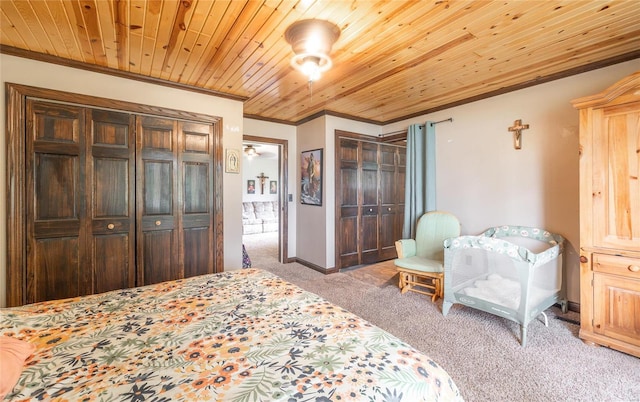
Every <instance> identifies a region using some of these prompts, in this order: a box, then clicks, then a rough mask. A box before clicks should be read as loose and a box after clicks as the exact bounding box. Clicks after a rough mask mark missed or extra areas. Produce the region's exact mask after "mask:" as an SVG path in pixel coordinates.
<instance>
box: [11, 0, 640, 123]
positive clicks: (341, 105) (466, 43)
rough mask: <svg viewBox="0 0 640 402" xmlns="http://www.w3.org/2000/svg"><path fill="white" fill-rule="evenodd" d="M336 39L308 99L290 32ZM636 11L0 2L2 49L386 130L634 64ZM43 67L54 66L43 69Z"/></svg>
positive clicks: (619, 3) (596, 4)
mask: <svg viewBox="0 0 640 402" xmlns="http://www.w3.org/2000/svg"><path fill="white" fill-rule="evenodd" d="M308 18H319V19H327V20H329V21H331V22H333V23H335V24H336V25H338V26H339V27H340V29H341V30H342V32H341V36H340V37H339V39H338V41H337V42H336V43H335V44H334V46H333V49H332V52H331V57H332V59H333V63H334V66H333V68H332V69H331V70H329V71H327V72H325V73H324V74H323V76H322V77H321V78H320V80H319V81H317V82H315V83H313V85H312V86H311V87H309V85H308V83H307V82H306V79H305V77H303V76H302V74H301V73H299V72H298V71H296V70H294V69H293V68H292V67H291V65H290V60H291V57H292V56H293V52H292V50H291V47H290V46H289V44H288V43H286V41H285V40H284V32H285V30H286V28H287V27H288V26H289V25H291V24H292V23H293V22H295V21H298V20H301V19H308ZM639 27H640V12H639V9H638V3H637V1H635V0H584V1H575V0H565V1H555V0H548V1H518V0H504V1H492V0H480V1H471V0H465V1H458V0H449V1H447V0H424V1H398V0H352V1H328V0H299V1H294V0H263V1H260V0H252V1H241V0H234V1H229V0H182V1H173V0H172V1H159V0H48V1H41V0H16V1H11V0H9V1H8V0H4V1H0V34H1V37H0V45H1V46H2V47H1V48H0V49H1V50H2V51H3V52H5V53H8V54H15V55H18V56H25V57H31V58H41V59H43V60H46V61H53V62H59V63H62V64H69V65H72V66H74V67H81V68H83V67H84V68H88V69H97V70H99V71H104V68H105V67H106V68H109V69H112V70H120V71H121V72H122V73H121V74H124V75H128V76H130V77H132V78H136V79H146V78H151V79H153V80H155V82H158V80H159V81H160V82H161V81H166V82H168V83H176V84H179V85H181V86H182V87H187V88H188V87H193V88H194V90H204V91H210V92H211V93H217V94H220V95H222V96H225V95H228V96H229V97H231V98H234V99H246V100H245V103H244V111H245V114H246V115H247V116H251V117H256V118H262V119H268V120H275V121H286V122H291V123H297V122H301V121H305V119H307V118H309V117H311V116H315V115H317V114H318V113H322V112H323V111H328V112H331V113H336V114H339V115H344V116H352V117H353V118H356V119H360V120H364V121H370V122H377V123H381V124H384V123H389V122H392V121H398V120H401V119H402V118H406V117H409V116H414V115H418V114H421V113H425V112H428V111H430V110H436V109H438V108H441V107H444V106H445V105H452V104H460V103H464V102H467V101H470V100H474V99H479V98H482V97H483V96H489V95H494V94H497V93H500V92H501V91H507V90H509V89H513V88H520V87H524V86H526V85H530V84H533V83H537V82H543V81H545V80H549V79H552V78H557V77H561V76H566V75H569V74H572V73H577V72H582V71H586V70H587V69H590V68H595V67H601V66H604V65H608V64H611V63H614V62H621V61H624V60H631V59H635V58H639V57H640V46H639V45H638V44H639V43H640V28H639ZM51 56H53V58H52V57H51Z"/></svg>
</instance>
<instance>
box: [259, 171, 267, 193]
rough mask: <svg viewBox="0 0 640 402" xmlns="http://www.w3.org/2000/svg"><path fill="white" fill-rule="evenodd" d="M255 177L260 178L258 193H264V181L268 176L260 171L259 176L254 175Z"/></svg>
mask: <svg viewBox="0 0 640 402" xmlns="http://www.w3.org/2000/svg"><path fill="white" fill-rule="evenodd" d="M256 178H257V179H260V194H264V182H265V181H266V180H267V179H268V178H269V176H265V175H264V172H262V173H260V176H256Z"/></svg>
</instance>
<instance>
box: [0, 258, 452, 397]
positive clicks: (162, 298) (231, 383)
mask: <svg viewBox="0 0 640 402" xmlns="http://www.w3.org/2000/svg"><path fill="white" fill-rule="evenodd" d="M0 335H3V336H8V337H13V338H16V339H21V340H24V341H27V342H29V343H31V344H34V345H35V347H36V349H35V352H34V353H33V354H32V355H31V356H30V357H29V358H28V359H27V360H26V363H25V366H24V368H23V370H22V373H21V375H20V378H19V380H18V382H17V384H16V386H15V387H14V388H13V391H12V392H10V393H9V394H8V395H7V398H9V399H12V398H13V399H14V400H18V401H21V400H29V399H32V400H50V399H55V398H60V400H102V401H109V400H133V401H151V400H154V401H169V400H172V401H173V400H183V401H193V400H224V401H280V400H287V401H290V400H291V401H293V400H299V401H328V400H367V401H384V400H403V401H420V400H429V401H431V400H446V401H456V400H462V398H461V396H460V393H459V390H458V388H457V387H456V385H455V383H454V381H453V380H452V379H451V377H450V376H449V375H448V374H447V373H446V372H445V370H444V369H443V368H442V367H440V366H439V365H438V364H437V363H435V362H434V361H432V360H431V359H429V358H428V357H427V356H425V355H424V354H422V353H420V352H418V351H417V350H415V349H413V348H412V347H411V346H409V345H407V344H405V343H404V342H402V341H401V340H399V339H398V338H396V337H394V336H393V335H391V334H389V333H387V332H385V331H384V330H382V329H380V328H378V327H376V326H373V325H372V324H370V323H368V322H367V321H365V320H363V319H361V318H359V317H358V316H356V315H354V314H352V313H349V312H347V311H345V310H344V309H342V308H340V307H338V306H336V305H333V304H331V303H329V302H328V301H326V300H324V299H322V298H320V297H319V296H317V295H314V294H312V293H309V292H307V291H304V290H302V289H301V288H299V287H297V286H295V285H293V284H291V283H288V282H286V281H284V280H283V279H281V278H279V277H277V276H275V275H273V274H271V273H269V272H266V271H262V270H258V269H243V270H237V271H230V272H226V273H222V274H212V275H203V276H198V277H193V278H189V279H184V280H177V281H170V282H164V283H160V284H156V285H151V286H145V287H139V288H132V289H126V290H118V291H112V292H108V293H103V294H98V295H92V296H86V297H81V298H73V299H65V300H58V301H51V302H42V303H36V304H31V305H26V306H22V307H18V308H8V309H2V320H1V323H0Z"/></svg>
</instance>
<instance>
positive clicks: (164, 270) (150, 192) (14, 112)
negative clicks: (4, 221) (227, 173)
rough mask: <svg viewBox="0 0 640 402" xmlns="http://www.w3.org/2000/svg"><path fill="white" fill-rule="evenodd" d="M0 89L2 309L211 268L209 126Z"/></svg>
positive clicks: (215, 156) (213, 208) (210, 120)
mask: <svg viewBox="0 0 640 402" xmlns="http://www.w3.org/2000/svg"><path fill="white" fill-rule="evenodd" d="M8 92H9V94H10V101H9V105H8V108H9V109H8V111H9V113H8V114H9V119H10V122H9V128H10V130H9V131H10V132H9V137H8V139H7V144H8V153H7V155H8V158H7V159H8V161H7V162H8V163H7V166H8V173H7V175H8V182H9V183H10V186H9V189H8V196H9V197H8V198H9V201H10V202H9V203H8V204H9V205H8V218H9V219H8V223H9V224H8V226H9V227H8V232H7V234H8V246H9V247H8V248H9V249H8V257H9V258H8V264H7V271H8V272H7V277H8V281H7V282H8V301H7V304H8V305H9V306H15V305H21V304H25V303H33V302H39V301H45V300H52V299H60V298H67V297H75V296H82V295H88V294H94V293H100V292H105V291H109V290H115V289H123V288H129V287H135V286H142V285H148V284H153V283H157V282H162V281H167V280H172V279H179V278H185V277H190V276H194V275H200V274H206V273H213V272H218V271H220V270H222V236H221V235H222V233H221V230H220V228H221V214H220V213H219V212H221V197H220V196H219V195H218V194H216V191H220V189H221V183H219V182H221V177H220V171H221V157H220V155H221V150H220V149H219V148H220V133H219V127H218V126H219V121H220V119H219V118H217V117H212V116H204V115H196V114H191V113H187V112H179V111H173V110H169V109H162V108H152V107H148V106H144V105H136V104H130V103H126V102H121V101H113V100H108V99H100V98H94V97H87V96H82V95H77V94H69V93H64V92H58V91H51V90H43V89H38V88H32V87H26V86H19V85H10V87H9V91H8ZM216 171H217V173H216ZM217 226H219V227H217Z"/></svg>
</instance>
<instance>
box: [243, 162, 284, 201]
mask: <svg viewBox="0 0 640 402" xmlns="http://www.w3.org/2000/svg"><path fill="white" fill-rule="evenodd" d="M261 174H264V175H265V176H267V177H268V178H267V179H265V181H264V192H263V193H261V192H260V179H258V176H260V175H261ZM248 180H253V181H254V182H255V193H254V194H249V193H248V192H247V181H248ZM274 180H275V181H280V180H279V178H278V157H277V156H276V157H275V158H264V157H254V158H249V157H248V156H246V155H243V156H242V185H243V188H242V201H243V202H244V201H278V194H271V193H270V192H269V183H270V182H271V181H274Z"/></svg>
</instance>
